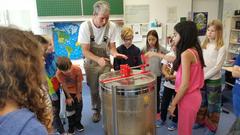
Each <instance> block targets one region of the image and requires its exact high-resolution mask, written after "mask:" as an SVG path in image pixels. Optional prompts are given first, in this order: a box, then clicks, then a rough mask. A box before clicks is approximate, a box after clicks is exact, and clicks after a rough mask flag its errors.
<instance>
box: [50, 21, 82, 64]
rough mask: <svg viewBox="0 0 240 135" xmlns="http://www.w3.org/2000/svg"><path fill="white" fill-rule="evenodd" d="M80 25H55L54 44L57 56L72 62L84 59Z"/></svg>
mask: <svg viewBox="0 0 240 135" xmlns="http://www.w3.org/2000/svg"><path fill="white" fill-rule="evenodd" d="M79 28H80V25H79V24H75V23H65V22H64V23H63V22H61V23H54V28H53V42H54V49H55V53H56V56H57V57H58V56H66V57H68V58H70V59H71V60H77V59H81V58H83V54H82V49H81V46H80V44H79V43H78V42H77V40H78V32H79Z"/></svg>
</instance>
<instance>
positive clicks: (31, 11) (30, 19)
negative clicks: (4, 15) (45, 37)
mask: <svg viewBox="0 0 240 135" xmlns="http://www.w3.org/2000/svg"><path fill="white" fill-rule="evenodd" d="M0 3H1V4H0V9H1V10H2V11H7V12H8V16H9V17H8V18H9V20H8V22H9V23H10V24H14V25H16V26H18V27H19V28H21V29H24V30H32V31H33V32H34V33H36V34H40V33H41V29H40V28H39V22H38V18H37V10H36V9H37V8H36V3H35V0H24V1H20V0H7V1H6V0H0Z"/></svg>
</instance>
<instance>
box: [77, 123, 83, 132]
mask: <svg viewBox="0 0 240 135" xmlns="http://www.w3.org/2000/svg"><path fill="white" fill-rule="evenodd" d="M76 129H77V131H78V132H82V131H84V126H83V125H82V124H81V123H80V125H79V126H78V127H76Z"/></svg>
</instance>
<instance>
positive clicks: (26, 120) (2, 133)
mask: <svg viewBox="0 0 240 135" xmlns="http://www.w3.org/2000/svg"><path fill="white" fill-rule="evenodd" d="M47 134H48V133H47V130H46V128H45V127H44V126H43V125H42V124H41V123H40V122H39V121H38V120H37V118H36V116H35V115H34V113H32V112H31V111H29V110H28V109H26V108H23V109H18V110H16V111H14V112H10V113H8V114H6V115H4V116H0V135H47Z"/></svg>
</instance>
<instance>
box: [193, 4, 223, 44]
mask: <svg viewBox="0 0 240 135" xmlns="http://www.w3.org/2000/svg"><path fill="white" fill-rule="evenodd" d="M218 4H219V0H193V12H208V22H209V21H211V20H213V19H218ZM204 37H205V36H199V39H200V41H203V40H204Z"/></svg>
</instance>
